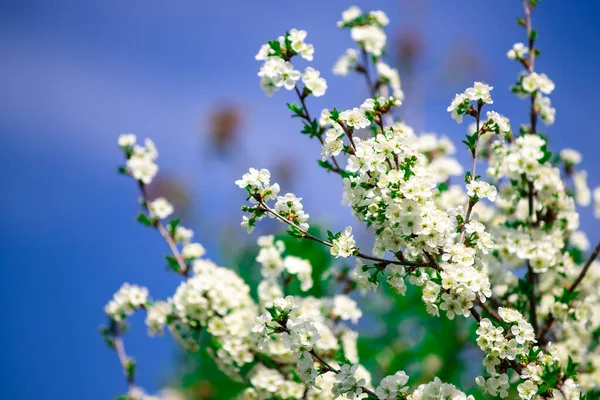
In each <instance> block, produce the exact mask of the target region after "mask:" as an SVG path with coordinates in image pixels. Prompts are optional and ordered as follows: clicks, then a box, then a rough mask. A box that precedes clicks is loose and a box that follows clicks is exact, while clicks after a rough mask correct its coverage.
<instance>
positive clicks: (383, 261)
mask: <svg viewBox="0 0 600 400" xmlns="http://www.w3.org/2000/svg"><path fill="white" fill-rule="evenodd" d="M255 200H257V201H258V203H259V204H260V205H261V206H262V207H263V208H264V209H265V211H267V212H268V213H269V214H271V215H273V216H274V217H276V218H277V219H279V220H280V221H281V222H283V223H285V224H288V225H289V226H291V227H292V228H294V229H296V230H297V231H299V232H300V233H301V235H302V238H304V239H309V240H313V241H315V242H318V243H321V244H322V245H325V246H327V247H333V243H331V242H328V241H327V240H323V239H320V238H318V237H316V236H315V235H312V234H310V233H308V232H307V231H305V230H303V229H301V228H300V227H299V226H298V225H296V224H295V223H294V222H292V221H289V220H287V219H286V218H284V217H282V216H281V215H279V214H278V213H277V211H275V210H273V209H272V208H271V207H269V206H268V205H267V204H266V203H265V202H264V201H263V200H261V199H260V198H255ZM354 256H355V257H358V258H362V259H365V260H369V261H375V262H377V263H379V264H383V265H389V264H394V265H402V266H406V267H414V268H433V267H434V264H433V263H431V262H428V263H420V262H416V261H408V260H386V259H384V258H379V257H374V256H370V255H368V254H364V253H361V252H356V253H355V254H354Z"/></svg>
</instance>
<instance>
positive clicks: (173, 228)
mask: <svg viewBox="0 0 600 400" xmlns="http://www.w3.org/2000/svg"><path fill="white" fill-rule="evenodd" d="M179 222H181V218H175V219H173V220H171V222H169V229H170V232H171V233H173V234H174V233H175V231H176V230H177V227H178V226H179Z"/></svg>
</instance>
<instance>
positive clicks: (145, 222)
mask: <svg viewBox="0 0 600 400" xmlns="http://www.w3.org/2000/svg"><path fill="white" fill-rule="evenodd" d="M137 222H139V223H140V224H142V225H146V226H152V225H154V222H153V221H152V220H151V219H150V218H149V217H148V216H147V215H146V214H144V213H139V214H138V216H137Z"/></svg>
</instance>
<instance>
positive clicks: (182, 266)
mask: <svg viewBox="0 0 600 400" xmlns="http://www.w3.org/2000/svg"><path fill="white" fill-rule="evenodd" d="M138 185H139V188H140V192H141V193H142V198H143V200H144V207H145V208H146V210H148V211H150V208H149V207H150V206H149V205H150V202H151V200H150V196H149V195H148V190H147V187H146V185H145V184H144V182H142V181H138ZM153 226H154V227H155V228H156V229H157V230H158V232H159V233H160V235H161V236H162V237H163V239H165V242H167V244H168V245H169V249H170V250H171V253H172V254H173V257H175V260H176V261H177V264H178V265H179V271H178V273H180V274H181V275H183V276H185V277H186V278H189V276H190V275H189V272H190V271H189V269H190V268H189V265H187V263H186V262H185V260H184V259H183V256H182V255H181V252H180V251H179V249H178V248H177V244H175V240H174V239H173V237H172V236H171V234H170V233H169V231H168V230H167V228H165V226H164V225H163V223H162V222H161V221H160V219H156V221H155V222H154V224H153Z"/></svg>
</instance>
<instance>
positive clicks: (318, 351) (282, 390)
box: [102, 0, 600, 400]
mask: <svg viewBox="0 0 600 400" xmlns="http://www.w3.org/2000/svg"><path fill="white" fill-rule="evenodd" d="M536 5H537V1H536V0H529V1H527V0H523V8H524V16H523V17H522V18H520V19H519V24H520V25H522V26H523V27H524V30H525V34H526V44H523V43H516V44H515V45H514V46H513V47H512V49H511V50H509V51H508V54H507V56H508V58H509V59H511V60H514V61H516V62H517V63H518V64H520V65H521V66H522V67H523V71H522V72H521V73H520V74H519V76H518V78H517V80H516V82H515V84H514V86H513V87H512V91H513V92H514V93H515V94H517V95H518V96H519V97H521V98H523V99H525V101H526V106H527V108H528V110H529V115H530V120H529V121H528V123H527V124H523V125H521V126H520V127H519V128H518V129H514V128H513V127H511V124H510V123H509V120H508V119H507V118H506V117H504V116H502V115H501V114H499V113H498V112H496V111H493V110H492V109H491V105H492V104H493V100H492V94H491V92H492V89H493V88H492V87H491V86H489V85H488V84H486V83H482V82H475V83H474V85H473V87H470V88H467V89H466V90H465V91H464V92H463V93H460V94H457V95H456V96H455V98H454V99H453V100H452V102H451V104H450V106H449V107H448V110H447V111H448V112H449V113H451V117H452V118H453V119H454V120H456V122H458V123H461V122H462V120H463V119H470V120H471V122H472V124H470V125H469V127H468V134H467V135H466V139H465V140H464V141H463V143H464V145H465V146H466V148H467V150H468V151H469V152H470V154H471V155H472V161H473V162H472V165H471V167H470V169H469V170H468V171H467V172H466V173H464V171H463V168H462V167H461V166H460V164H459V163H458V162H457V161H456V160H455V159H453V158H452V154H453V153H454V152H455V148H454V145H453V144H452V143H451V142H450V141H449V140H448V139H447V138H445V137H436V136H435V135H431V134H423V135H417V134H415V133H414V131H413V130H412V129H411V128H410V127H409V126H407V125H406V124H405V123H404V122H403V121H401V120H399V119H397V118H394V110H395V109H396V108H397V107H400V106H401V105H402V101H403V100H404V99H403V98H404V94H403V92H402V89H401V84H400V76H399V74H398V71H396V70H395V69H393V68H391V67H390V66H389V65H387V64H385V63H384V61H383V56H384V55H385V49H386V35H385V33H384V27H385V26H386V25H387V24H388V22H389V21H388V19H387V17H386V15H385V14H384V13H383V12H382V11H371V12H363V11H361V10H360V9H358V8H357V7H351V8H349V9H348V10H346V11H344V12H343V14H342V20H341V21H339V22H338V26H339V27H340V28H342V29H349V30H350V33H351V36H352V39H353V40H354V41H355V42H356V44H357V48H356V49H348V50H347V51H346V53H345V54H344V55H343V56H342V57H341V58H340V59H339V61H338V62H337V63H336V65H335V66H334V73H335V74H336V75H342V76H344V75H347V74H348V73H350V72H356V73H358V74H361V75H363V76H364V77H365V79H366V83H367V86H368V89H369V95H370V97H369V98H367V99H366V100H365V101H364V102H363V103H362V104H361V105H360V106H359V107H355V108H352V109H348V110H341V109H337V108H333V109H331V110H323V111H322V112H321V113H320V116H319V118H314V117H313V115H314V114H311V112H310V111H309V108H308V100H309V99H310V97H311V96H315V97H319V96H323V95H324V94H325V92H326V89H327V83H326V81H325V79H324V78H323V77H321V75H320V73H319V71H317V70H315V69H314V68H312V67H310V66H308V67H306V69H305V70H304V72H300V71H299V70H297V69H296V63H297V60H299V59H304V60H306V61H312V59H313V54H314V47H313V46H312V45H311V44H308V43H306V42H305V40H306V37H307V33H306V31H302V30H296V29H291V30H290V31H288V32H286V33H285V35H283V36H280V37H279V38H277V39H276V40H273V41H270V42H268V43H267V44H264V45H263V46H262V47H261V48H260V50H259V52H258V54H257V55H256V59H257V60H258V61H260V62H262V66H261V67H260V71H259V73H258V75H259V77H260V79H261V81H260V85H261V87H262V89H263V90H264V91H265V92H266V93H267V95H269V96H271V95H273V94H274V93H275V92H277V91H278V90H279V89H281V88H282V87H283V88H285V89H286V90H289V91H293V92H295V95H296V96H297V97H298V100H297V101H298V102H299V103H297V102H294V103H289V104H288V105H287V106H288V109H289V110H290V111H291V112H292V116H293V117H296V118H298V119H300V120H301V121H302V123H303V129H302V133H303V134H306V135H308V136H309V138H316V139H317V140H319V142H320V143H321V146H322V150H321V156H322V159H321V161H320V162H319V165H320V166H321V167H323V168H324V169H325V170H326V171H327V172H329V173H333V174H337V175H339V177H340V179H341V180H342V181H343V188H344V190H343V198H344V201H345V203H347V204H348V205H349V206H350V207H351V209H352V211H353V214H354V216H355V217H356V218H357V219H358V221H360V222H362V223H365V224H366V225H367V227H369V228H370V231H372V232H373V235H374V245H373V248H372V250H371V251H367V250H361V249H359V248H358V247H357V244H356V241H355V239H354V237H353V234H352V228H351V227H347V228H346V229H344V230H343V231H342V232H337V233H333V232H330V231H328V235H327V237H318V236H317V235H315V234H313V233H311V232H309V215H308V214H307V213H306V212H305V210H304V208H303V206H302V203H301V200H302V199H301V198H299V197H297V196H296V195H294V194H292V193H286V194H283V195H282V194H281V193H280V187H279V185H278V184H277V183H272V182H271V175H270V173H269V171H268V170H266V169H255V168H250V170H249V172H248V173H246V174H245V175H244V176H243V177H242V178H241V179H240V180H238V181H236V182H235V183H236V184H237V185H238V186H239V187H240V188H241V189H242V190H244V191H245V192H246V194H247V199H246V200H247V204H246V205H244V206H243V207H242V210H243V211H244V213H245V214H244V216H243V220H242V226H243V227H245V228H246V229H247V230H248V232H252V230H253V229H254V227H255V226H256V224H257V223H258V222H259V221H260V220H262V219H264V218H265V217H267V216H268V217H270V218H275V219H277V220H279V221H280V222H281V223H282V224H284V225H285V226H286V227H287V229H288V230H287V232H288V233H289V235H291V236H293V237H295V238H297V239H298V240H300V241H301V242H304V243H308V241H313V242H316V243H319V244H320V245H323V246H325V247H326V248H328V249H329V251H330V253H331V255H332V256H333V257H335V258H336V259H339V258H342V259H353V260H355V267H354V269H343V268H342V269H339V270H336V271H335V273H336V276H338V277H339V280H340V281H343V282H344V283H345V284H344V285H343V287H342V290H341V292H340V293H338V294H334V295H333V296H330V297H321V298H316V297H312V296H292V295H290V294H289V291H288V285H289V283H290V282H291V281H297V282H299V286H300V290H301V291H302V292H306V291H308V290H309V289H310V288H311V287H312V286H313V284H314V282H313V281H314V279H315V278H317V279H320V278H321V277H319V276H316V277H315V276H314V274H313V268H312V265H311V263H310V262H308V261H307V260H306V259H303V258H301V257H297V256H295V255H290V254H287V253H286V248H285V246H284V244H283V242H282V241H280V240H276V239H275V238H274V237H273V236H261V237H259V238H258V246H259V247H260V251H259V253H258V256H257V258H256V260H257V262H258V263H259V264H260V265H261V266H262V268H261V275H262V278H263V280H262V281H261V282H260V284H259V286H258V290H257V292H258V293H257V299H254V298H253V297H252V296H251V293H250V288H249V286H248V285H247V283H245V282H244V280H243V279H241V278H240V277H239V276H238V275H237V274H236V273H234V272H233V271H231V270H229V269H227V268H223V267H219V266H217V265H215V264H214V263H212V262H211V261H209V260H207V259H205V258H203V256H204V253H205V251H204V248H203V247H202V245H201V244H200V243H196V242H193V241H192V239H193V232H192V231H191V230H189V229H186V228H184V227H183V226H181V225H180V220H179V219H171V215H172V214H173V212H174V210H173V207H172V206H171V204H170V203H169V202H168V201H167V200H166V199H165V198H156V199H151V198H149V195H148V192H147V185H148V184H149V183H150V182H151V181H152V179H153V178H154V177H155V175H156V174H157V171H158V166H157V165H156V163H155V160H156V158H157V155H158V153H157V151H156V148H155V146H154V144H153V143H152V141H150V140H148V139H147V140H146V141H145V143H144V145H141V144H138V143H136V137H135V136H134V135H132V134H126V135H122V136H121V137H120V138H119V146H120V148H121V149H122V151H123V153H124V155H125V158H126V164H125V165H124V166H123V167H121V169H120V171H121V172H122V173H123V174H125V175H129V176H131V177H132V178H133V179H134V180H135V181H136V182H137V184H138V186H139V189H140V192H141V206H142V209H143V210H142V212H141V213H140V214H139V216H138V221H139V222H140V223H142V224H144V225H147V226H148V227H151V228H153V229H156V230H157V231H158V232H159V233H160V234H161V235H162V237H163V238H164V240H165V241H166V243H167V244H168V247H169V249H170V254H169V255H167V256H166V260H167V262H168V265H169V267H170V268H171V269H172V271H173V272H175V273H177V274H180V275H181V276H182V278H183V282H182V283H181V285H180V286H179V287H178V288H177V290H176V291H175V293H174V295H173V296H172V297H171V298H169V299H167V300H166V301H162V300H151V299H150V297H149V294H148V290H147V289H146V288H142V287H139V286H136V285H129V284H125V285H123V287H121V289H120V290H119V291H118V292H117V293H116V294H115V295H114V298H113V299H112V300H111V301H110V302H109V303H108V305H107V306H106V309H105V311H106V314H107V316H108V318H109V323H108V325H107V326H106V327H104V328H102V334H103V336H104V338H105V340H106V342H107V343H108V344H109V346H110V347H111V348H113V349H114V350H116V352H117V354H118V356H119V360H120V362H121V365H122V367H123V370H124V372H125V376H126V379H127V382H128V384H129V390H128V392H127V394H125V395H124V396H122V397H121V398H123V399H151V398H154V397H153V396H149V395H146V394H145V393H144V391H143V390H142V389H140V388H138V387H137V386H136V384H135V362H134V360H133V359H132V358H131V357H129V356H128V355H127V354H126V352H125V348H124V345H123V340H122V335H123V332H124V331H125V329H126V327H127V325H126V320H127V317H128V316H129V315H131V314H132V313H133V312H135V311H137V310H140V309H143V310H145V311H146V324H147V326H148V331H149V333H150V334H151V335H159V334H162V333H163V329H164V328H165V327H166V328H167V329H168V330H169V331H170V333H171V334H172V335H173V337H175V339H176V340H177V341H178V342H179V343H180V344H181V346H182V347H184V348H185V349H187V350H189V351H196V350H198V347H199V343H200V336H201V335H208V337H209V338H210V341H209V345H208V348H207V349H205V350H206V351H208V352H209V353H210V354H211V355H212V356H213V357H214V359H215V361H216V363H217V365H218V366H219V368H220V369H221V370H222V371H224V372H225V373H226V374H227V375H229V376H230V377H231V379H233V380H236V381H239V382H242V383H243V384H244V385H246V387H247V389H245V390H244V391H243V393H242V394H241V397H240V398H242V399H335V398H338V397H341V398H347V399H354V398H371V399H382V400H383V399H412V400H417V399H467V398H468V399H472V398H474V396H473V395H467V394H466V393H465V392H463V391H461V390H460V389H458V388H457V387H455V386H454V385H452V384H448V383H444V382H442V381H441V380H440V379H438V378H435V379H434V380H433V381H431V382H428V383H423V384H420V385H415V384H414V383H411V379H410V378H409V376H408V375H407V374H406V373H405V372H404V371H397V372H395V373H394V374H392V375H389V376H387V377H385V378H383V379H382V380H381V381H380V382H379V383H376V382H372V381H371V375H370V373H369V371H367V370H366V369H365V368H364V367H363V366H361V364H360V360H359V357H358V352H357V347H356V341H357V337H358V334H357V332H356V331H355V330H354V328H353V326H354V325H355V324H357V322H358V320H359V319H360V318H361V316H362V312H361V310H360V309H359V307H358V305H357V303H356V302H355V301H354V300H353V299H351V298H350V297H349V296H348V294H349V293H350V292H353V291H357V292H360V293H362V294H363V295H365V296H369V292H372V291H378V290H381V288H380V284H381V285H389V286H390V287H391V288H393V289H394V291H395V292H397V295H398V296H403V295H405V293H406V291H407V282H408V283H409V284H410V285H415V286H417V287H420V288H421V299H422V302H423V303H424V306H425V307H426V310H427V313H428V314H430V315H431V318H448V319H454V318H456V317H457V316H459V317H463V318H467V319H470V320H472V321H473V325H474V327H473V330H474V331H475V332H476V344H477V346H478V347H479V348H480V349H481V351H482V360H483V361H482V364H483V365H482V368H481V374H480V376H478V377H477V378H476V379H475V382H473V385H472V386H475V385H476V386H478V387H479V389H480V391H481V392H483V393H487V394H489V395H491V396H499V397H501V398H505V397H508V396H509V395H511V394H512V395H513V396H514V395H516V396H517V397H518V398H521V399H527V400H529V399H546V398H556V399H561V398H564V399H569V400H570V399H584V398H588V399H593V398H598V396H599V394H600V391H599V389H600V348H599V347H598V346H597V345H598V340H599V337H600V307H599V305H600V294H599V292H598V290H597V287H598V284H600V272H599V271H600V268H598V267H599V266H598V264H597V262H596V261H595V259H596V257H597V256H598V253H599V251H600V243H599V244H598V245H596V246H595V248H593V249H592V251H591V253H590V254H589V255H587V254H586V253H587V252H588V251H589V250H590V245H589V242H588V241H587V239H586V236H585V234H583V233H582V232H580V231H577V229H578V227H579V214H578V212H577V209H576V205H578V206H587V205H589V204H590V203H591V197H592V192H591V191H590V189H589V188H588V186H587V183H586V175H587V174H586V172H585V171H583V170H579V169H578V164H579V163H580V162H581V155H580V154H579V153H577V152H576V151H575V150H571V149H564V150H562V151H560V152H559V153H558V154H557V155H553V154H552V153H551V152H550V148H549V143H548V139H547V138H546V136H545V135H543V134H542V133H541V132H540V131H539V129H538V128H539V123H540V122H541V123H544V124H545V125H551V124H552V123H553V122H554V118H555V109H554V108H552V106H551V102H550V99H549V97H547V96H548V95H550V94H551V93H552V91H553V89H554V84H553V82H552V81H551V80H550V79H549V78H548V77H547V76H546V75H545V74H543V73H538V72H536V71H535V61H536V58H537V57H538V56H539V55H540V52H539V50H538V48H537V47H536V45H535V43H536V37H537V34H536V31H535V30H534V29H533V28H532V22H531V13H532V11H533V10H534V9H535V7H536ZM484 163H485V164H486V165H487V171H486V176H487V178H486V179H484V178H483V177H482V176H481V175H479V173H481V164H484ZM478 167H479V170H478ZM463 174H464V184H463V183H462V178H460V179H456V178H454V177H456V176H463ZM593 196H594V198H595V199H594V200H595V207H596V209H595V214H596V216H600V188H598V189H596V190H595V191H594V192H593ZM328 273H331V271H329V272H328ZM203 351H204V349H203ZM466 389H467V392H468V390H469V389H470V388H466Z"/></svg>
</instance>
